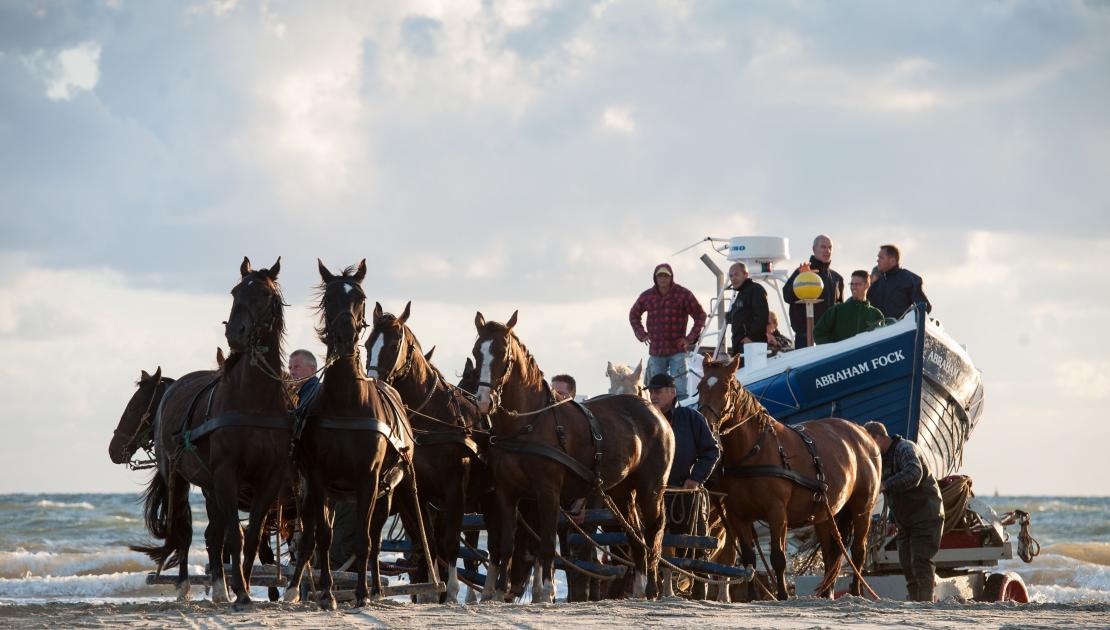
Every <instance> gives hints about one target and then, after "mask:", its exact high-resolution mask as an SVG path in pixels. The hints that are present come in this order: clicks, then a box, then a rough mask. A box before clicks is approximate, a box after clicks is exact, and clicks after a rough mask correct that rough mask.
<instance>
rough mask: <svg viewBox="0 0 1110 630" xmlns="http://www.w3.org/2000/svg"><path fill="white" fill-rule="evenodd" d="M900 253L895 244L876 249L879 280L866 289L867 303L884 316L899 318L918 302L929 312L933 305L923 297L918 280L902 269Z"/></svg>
mask: <svg viewBox="0 0 1110 630" xmlns="http://www.w3.org/2000/svg"><path fill="white" fill-rule="evenodd" d="M901 260H902V253H901V252H899V251H898V248H897V247H895V246H894V245H883V246H882V247H880V248H879V255H878V257H877V259H876V261H877V262H878V264H879V280H878V281H877V282H875V283H874V284H872V285H871V288H870V289H868V290H867V301H868V302H871V306H874V307H875V308H877V309H879V310H880V311H882V312H883V316H884V317H895V318H897V317H901V316H902V315H903V314H905V312H906V309H908V308H909V307H910V306H911V305H913V304H916V303H917V302H924V303H925V311H926V312H930V313H931V312H932V311H933V305H932V304H930V303H929V298H927V297H925V291H924V289H923V288H922V281H921V277H920V276H918V275H917V274H915V273H914V272H912V271H910V270H909V269H903V268H902V267H901Z"/></svg>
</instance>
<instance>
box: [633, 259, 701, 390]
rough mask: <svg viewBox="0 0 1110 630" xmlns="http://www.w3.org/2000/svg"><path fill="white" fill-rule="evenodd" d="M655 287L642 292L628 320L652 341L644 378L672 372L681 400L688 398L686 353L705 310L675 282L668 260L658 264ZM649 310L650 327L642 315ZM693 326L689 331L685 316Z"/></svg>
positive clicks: (638, 333) (695, 339)
mask: <svg viewBox="0 0 1110 630" xmlns="http://www.w3.org/2000/svg"><path fill="white" fill-rule="evenodd" d="M652 277H653V278H654V286H652V287H651V288H650V289H648V290H647V291H644V292H643V293H641V294H640V297H639V298H637V299H636V303H635V304H633V305H632V310H631V311H630V312H629V313H628V319H629V321H630V322H631V323H632V332H634V333H636V339H638V340H640V341H647V342H649V344H650V346H649V350H648V354H649V355H650V356H649V357H648V364H647V373H646V374H645V375H644V381H650V380H651V377H652V376H655V375H656V374H670V375H671V376H673V377H674V380H675V389H676V393H677V395H678V399H679V400H682V399H683V398H686V354H687V353H688V352H691V351H692V350H693V349H694V347H695V346H696V345H697V343H698V335H700V334H701V329H702V327H704V326H705V310H704V309H703V308H702V307H701V304H699V303H698V299H697V298H696V297H694V294H693V293H691V292H690V290H689V289H687V288H686V287H684V286H681V285H678V284H675V282H674V271H673V270H672V269H671V266H670V265H668V264H667V263H663V264H661V265H658V266H656V267H655V272H654V273H653V274H652ZM645 312H646V313H647V314H648V316H647V330H644V324H643V321H642V319H643V314H644V313H645ZM688 317H689V318H692V319H693V320H694V327H693V328H692V329H691V330H690V332H689V333H687V332H686V319H687V318H688Z"/></svg>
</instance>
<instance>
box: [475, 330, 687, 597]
mask: <svg viewBox="0 0 1110 630" xmlns="http://www.w3.org/2000/svg"><path fill="white" fill-rule="evenodd" d="M516 321H517V314H516V313H513V315H512V317H511V318H509V321H508V322H507V323H505V324H500V323H497V322H486V320H485V318H484V317H483V316H482V314H481V313H478V314H477V315H476V316H475V318H474V326H475V328H477V330H478V339H477V340H476V341H475V343H474V351H473V354H474V364H475V369H477V370H478V372H479V382H478V407H479V410H480V411H482V412H485V413H489V414H490V417H491V418H492V421H493V436H492V437H491V439H490V446H491V449H490V466H491V469H492V471H493V475H494V479H495V480H496V482H497V499H498V501H497V502H498V511H499V513H500V515H501V523H500V528H501V531H500V535H501V544H500V548H499V549H496V550H491V554H490V566H489V573H490V575H489V576H488V578H489V579H490V580H492V581H494V583H493V584H490V583H489V582H487V587H490V586H492V588H490V589H489V592H485V593H483V597H489V598H492V597H504V595H505V593H506V591H507V587H508V579H507V578H508V576H507V572H505V571H500V568H501V567H505V566H508V562H509V559H510V557H511V556H512V552H513V544H514V534H515V530H516V515H517V504H518V503H519V502H520V500H521V499H522V498H525V497H534V498H535V499H536V501H537V505H538V508H537V523H538V526H539V530H538V533H539V537H540V541H539V547H538V550H537V551H538V556H537V560H538V562H539V565H540V567H539V568H540V569H541V570H540V571H538V573H539V575H537V576H536V577H535V579H536V580H539V579H541V577H542V581H543V585H542V591H540V592H541V593H542V598H541V601H548V602H550V601H553V599H554V595H555V588H554V562H553V560H554V554H555V533H556V532H555V530H556V523H557V519H558V515H559V509H560V506H561V505H564V504H569V503H571V502H573V501H575V500H577V499H580V498H584V497H588V496H591V495H596V494H597V493H598V492H599V491H604V492H607V493H608V494H609V496H610V497H611V498H612V499H613V501H614V502H615V505H616V506H617V507H618V509H619V510H620V511H621V513H622V514H623V516H624V518H625V519H626V520H627V521H628V522H629V523H630V524H636V523H639V524H640V528H641V531H640V534H642V538H643V541H644V542H645V543H646V544H645V545H640V544H633V545H632V546H631V547H632V552H633V561H634V562H635V564H636V576H635V577H636V579H635V581H634V585H635V594H636V595H637V596H644V595H647V596H649V597H654V596H655V594H656V593H657V589H658V584H657V568H658V562H659V555H660V550H661V543H662V537H663V520H664V517H663V486H664V484H665V482H666V476H667V474H668V472H669V471H670V467H671V461H672V459H673V458H674V434H673V433H672V432H671V430H670V427H669V426H668V425H667V421H666V419H664V418H663V416H662V415H660V414H659V412H658V411H656V410H655V408H654V407H652V406H651V405H649V404H648V403H646V402H644V401H643V400H641V399H639V398H636V397H635V396H607V397H603V398H596V399H593V400H591V401H589V402H587V403H586V404H585V405H578V404H577V403H571V402H568V403H565V404H560V405H556V404H555V400H554V398H553V397H552V395H551V389H550V387H549V386H548V384H547V381H545V380H544V377H543V372H541V371H540V368H539V366H538V365H537V364H536V361H535V359H533V358H532V355H531V354H530V353H529V352H528V350H527V349H526V348H525V347H524V345H523V344H522V343H521V342H520V340H519V339H518V338H517V336H516V334H515V333H514V332H513V330H512V329H513V326H515V325H516Z"/></svg>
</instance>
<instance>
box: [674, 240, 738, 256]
mask: <svg viewBox="0 0 1110 630" xmlns="http://www.w3.org/2000/svg"><path fill="white" fill-rule="evenodd" d="M702 243H726V245H725V246H724V247H714V248H713V249H715V250H717V251H719V252H723V251H725V250H726V249H728V245H727V243H728V239H727V238H720V237H717V236H707V237H705V238H703V239H701V240H700V241H695V242H694V244H692V245H688V246H686V247H683V248H682V249H680V250H678V251H677V252H675V253H673V254H671V256H678V255H679V254H681V253H684V252H686V251H689V250H691V249H694V248H695V247H697V246H698V245H701V244H702Z"/></svg>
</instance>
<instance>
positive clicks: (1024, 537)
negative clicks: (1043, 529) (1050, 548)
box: [999, 510, 1041, 563]
mask: <svg viewBox="0 0 1110 630" xmlns="http://www.w3.org/2000/svg"><path fill="white" fill-rule="evenodd" d="M999 521H1000V522H1001V523H1002V525H1003V526H1006V525H1013V524H1014V523H1018V524H1019V525H1020V526H1021V532H1020V533H1018V557H1020V558H1021V559H1022V560H1024V561H1025V562H1027V563H1028V562H1032V561H1033V558H1036V557H1037V556H1039V555H1040V554H1041V544H1040V543H1039V542H1037V539H1036V538H1033V535H1032V534H1030V533H1029V513H1028V512H1025V511H1024V510H1014V511H1013V512H1007V513H1006V514H1004V515H1002V518H1001V519H999Z"/></svg>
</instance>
